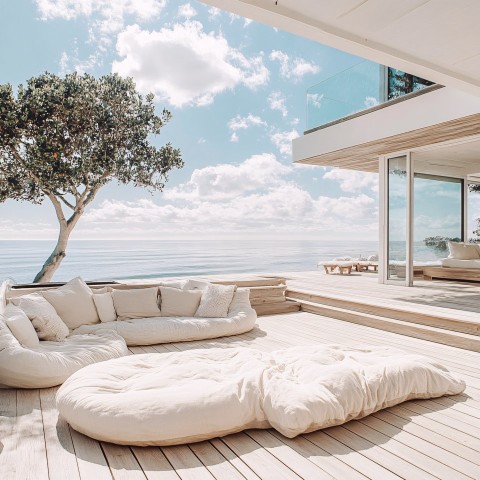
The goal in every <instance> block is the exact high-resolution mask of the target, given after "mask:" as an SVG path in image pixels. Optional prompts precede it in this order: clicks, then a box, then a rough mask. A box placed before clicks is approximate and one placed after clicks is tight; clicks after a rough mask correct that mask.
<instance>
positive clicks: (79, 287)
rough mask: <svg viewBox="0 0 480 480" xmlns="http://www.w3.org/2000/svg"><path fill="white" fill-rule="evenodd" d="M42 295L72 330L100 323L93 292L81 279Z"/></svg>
mask: <svg viewBox="0 0 480 480" xmlns="http://www.w3.org/2000/svg"><path fill="white" fill-rule="evenodd" d="M42 295H43V296H44V298H46V299H47V300H48V302H49V303H50V304H51V305H53V307H54V308H55V310H56V311H57V313H58V315H59V316H60V318H61V319H62V320H63V322H64V323H65V325H66V326H67V327H68V328H69V329H70V330H74V329H75V328H77V327H79V326H80V325H90V324H94V323H98V322H99V318H98V314H97V309H96V308H95V304H94V303H93V298H92V297H93V294H92V290H91V289H90V287H89V286H88V285H87V284H86V283H85V282H84V281H83V280H82V279H81V278H80V277H77V278H74V279H73V280H70V281H69V282H68V283H66V284H65V285H63V286H61V287H59V288H55V289H51V290H44V291H43V292H42Z"/></svg>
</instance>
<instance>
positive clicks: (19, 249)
mask: <svg viewBox="0 0 480 480" xmlns="http://www.w3.org/2000/svg"><path fill="white" fill-rule="evenodd" d="M54 243H55V242H53V241H47V240H38V241H27V240H25V241H18V240H15V241H11V240H1V241H0V281H1V280H4V279H6V278H11V279H12V280H14V281H15V282H16V283H25V282H31V281H33V278H34V277H35V274H36V273H37V272H38V271H39V270H40V268H41V266H42V264H43V262H44V261H45V260H46V259H47V258H48V255H49V254H50V252H51V250H52V249H53V247H54ZM377 250H378V244H377V242H359V241H355V242H352V241H321V240H172V241H169V240H119V241H117V240H101V241H100V240H94V241H93V240H92V241H90V240H72V241H70V243H69V245H68V249H67V256H66V257H65V259H64V260H63V262H62V264H61V266H60V268H59V269H58V270H57V272H56V273H55V275H54V277H53V280H55V281H65V280H69V279H71V278H73V277H75V276H78V275H80V276H82V277H83V278H84V279H85V280H114V279H138V278H155V277H174V276H175V277H176V276H196V275H214V274H230V273H253V272H263V273H280V272H293V271H308V270H316V268H317V263H318V262H319V261H320V260H328V259H332V258H334V257H337V256H345V255H349V256H355V257H358V256H364V255H373V254H374V253H377Z"/></svg>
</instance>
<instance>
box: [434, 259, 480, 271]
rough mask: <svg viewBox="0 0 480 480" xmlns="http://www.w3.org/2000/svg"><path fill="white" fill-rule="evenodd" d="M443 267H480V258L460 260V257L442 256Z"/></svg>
mask: <svg viewBox="0 0 480 480" xmlns="http://www.w3.org/2000/svg"><path fill="white" fill-rule="evenodd" d="M442 267H447V268H479V269H480V259H478V260H459V259H458V258H442Z"/></svg>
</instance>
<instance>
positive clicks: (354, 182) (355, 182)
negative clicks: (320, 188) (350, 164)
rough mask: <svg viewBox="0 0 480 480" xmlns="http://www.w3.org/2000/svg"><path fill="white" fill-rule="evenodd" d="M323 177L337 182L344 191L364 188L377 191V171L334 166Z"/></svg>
mask: <svg viewBox="0 0 480 480" xmlns="http://www.w3.org/2000/svg"><path fill="white" fill-rule="evenodd" d="M323 178H324V179H328V180H334V181H337V182H339V184H340V188H341V189H342V190H343V191H344V192H349V193H353V192H358V191H360V190H363V189H366V188H367V189H370V190H371V191H373V192H378V174H377V173H369V172H360V171H357V170H346V169H343V170H342V169H339V168H334V169H332V170H329V171H328V172H326V173H325V174H324V175H323Z"/></svg>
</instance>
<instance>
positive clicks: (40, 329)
mask: <svg viewBox="0 0 480 480" xmlns="http://www.w3.org/2000/svg"><path fill="white" fill-rule="evenodd" d="M11 303H13V305H16V306H17V307H20V308H21V309H22V310H23V311H24V312H25V313H26V314H27V317H28V318H29V319H30V320H31V322H32V325H33V327H34V328H35V330H36V332H37V335H38V338H39V339H40V340H51V341H54V342H63V340H65V338H66V337H67V336H68V334H69V331H68V327H67V326H66V325H65V323H63V321H62V319H61V318H60V317H59V316H58V314H57V312H56V310H55V309H54V308H53V307H52V305H51V304H50V303H49V302H47V300H46V299H45V298H43V297H42V295H40V294H38V293H31V294H29V295H23V296H21V297H16V298H12V299H11Z"/></svg>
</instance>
